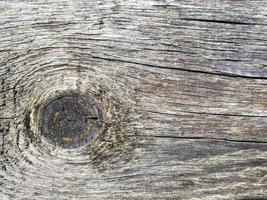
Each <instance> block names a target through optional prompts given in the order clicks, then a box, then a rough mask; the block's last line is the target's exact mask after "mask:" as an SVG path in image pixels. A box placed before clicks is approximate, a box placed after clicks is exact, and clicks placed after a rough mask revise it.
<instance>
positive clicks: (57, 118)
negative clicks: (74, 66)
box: [40, 94, 103, 148]
mask: <svg viewBox="0 0 267 200" xmlns="http://www.w3.org/2000/svg"><path fill="white" fill-rule="evenodd" d="M40 111H41V112H40V130H41V135H42V136H44V137H45V138H46V139H47V140H48V142H50V143H52V144H55V145H59V146H61V147H63V148H76V147H80V146H82V145H84V144H86V143H88V142H89V141H90V140H91V139H93V138H94V136H95V135H96V133H97V132H98V131H99V129H100V128H101V125H102V122H103V114H102V111H101V109H100V107H99V106H98V104H97V103H96V102H95V101H94V99H93V98H91V97H89V96H81V95H76V94H75V95H66V96H60V97H57V98H54V99H52V100H50V101H49V102H47V103H45V104H44V105H43V106H42V108H41V110H40Z"/></svg>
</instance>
